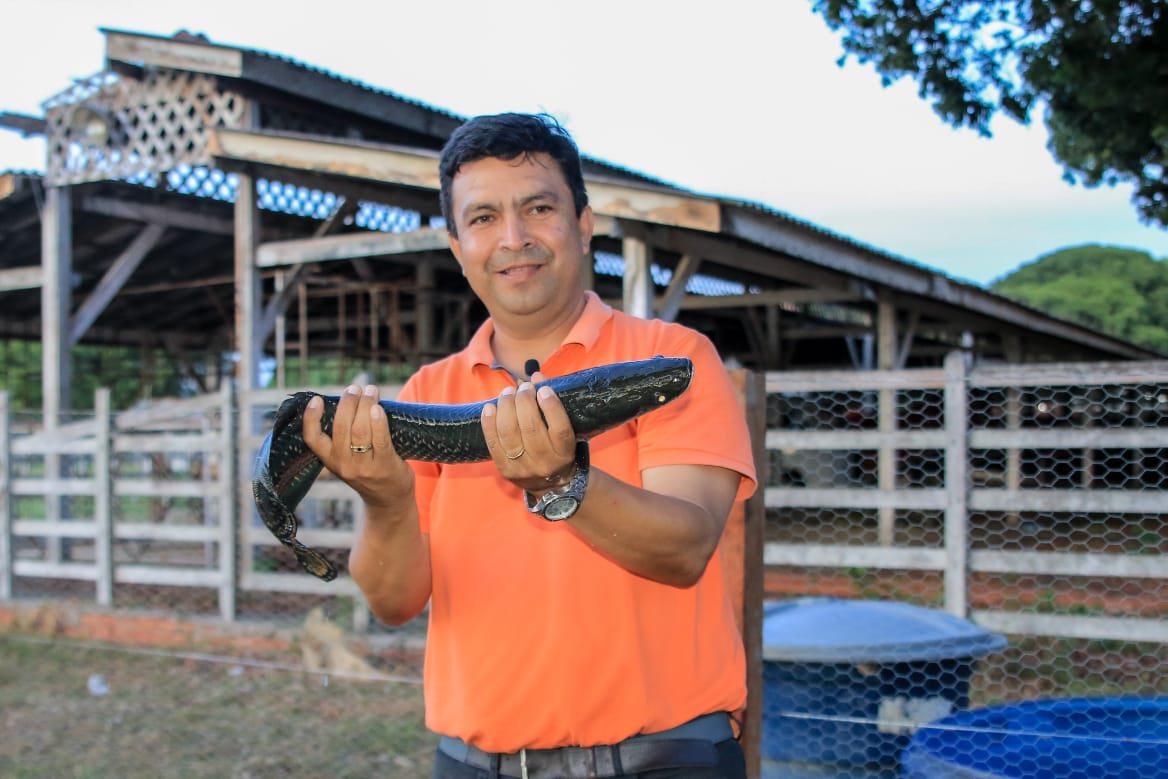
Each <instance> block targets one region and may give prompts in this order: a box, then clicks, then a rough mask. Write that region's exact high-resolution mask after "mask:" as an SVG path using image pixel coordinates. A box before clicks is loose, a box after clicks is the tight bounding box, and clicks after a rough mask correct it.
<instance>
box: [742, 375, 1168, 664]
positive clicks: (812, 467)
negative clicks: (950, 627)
mask: <svg viewBox="0 0 1168 779" xmlns="http://www.w3.org/2000/svg"><path fill="white" fill-rule="evenodd" d="M766 383H767V392H768V397H769V401H768V404H769V406H770V414H769V416H770V418H771V419H770V421H769V422H768V429H767V431H766V443H767V449H768V450H769V451H770V452H771V454H772V465H773V467H772V471H773V473H772V480H771V481H772V483H771V485H770V486H768V487H767V488H766V505H767V508H768V514H769V520H768V523H769V525H770V526H771V527H770V528H769V531H770V532H769V534H768V538H770V539H771V540H768V542H767V543H766V546H765V551H764V560H765V562H766V564H767V565H768V566H774V567H780V568H781V569H782V570H785V571H787V572H794V573H796V574H797V573H798V572H800V571H810V570H815V571H817V572H820V573H822V572H824V571H849V572H852V575H853V578H855V572H857V571H859V572H860V574H859V575H860V577H869V583H870V584H871V583H872V582H874V581H875V580H877V579H878V578H879V577H880V576H881V575H889V574H896V575H898V576H899V583H900V586H901V587H902V589H903V588H905V587H907V588H908V589H910V590H912V591H913V592H915V593H922V592H923V593H924V594H923V595H922V599H923V600H926V601H927V600H930V599H932V600H935V601H937V602H936V604H935V605H939V606H943V607H944V608H945V609H946V610H947V611H949V612H952V613H954V614H957V615H960V616H968V617H971V618H972V619H973V620H974V621H975V622H977V623H978V624H980V625H982V626H984V627H986V628H989V629H992V630H998V631H1002V632H1006V633H1013V634H1029V635H1046V636H1064V637H1074V638H1100V639H1121V640H1128V641H1152V642H1161V643H1168V620H1165V617H1166V616H1168V557H1165V555H1164V552H1165V551H1168V550H1166V548H1165V546H1166V541H1165V534H1164V529H1165V521H1164V520H1165V516H1166V515H1168V475H1166V474H1168V363H1163V362H1154V363H1124V364H1058V365H1025V366H991V367H982V368H976V369H973V370H968V371H967V370H966V367H965V364H964V361H963V360H962V358H961V356H960V355H951V356H950V357H949V359H947V360H946V361H945V367H944V369H933V370H901V371H870V372H854V371H848V372H822V371H816V372H799V373H794V372H791V373H774V374H768V375H767V382H766ZM841 539H842V540H841ZM929 577H932V578H933V579H935V580H936V582H937V585H936V586H934V587H932V588H931V590H930V589H929V588H928V587H925V588H923V589H922V587H921V586H920V584H921V580H923V579H928V578H929ZM796 586H798V585H796ZM990 591H993V592H994V593H996V595H995V596H994V597H989V596H988V595H987V594H986V593H989V592H990ZM1036 591H1039V592H1040V596H1038V597H1036V596H1035V594H1034V593H1035V592H1036ZM979 592H980V593H982V594H981V595H980V596H979ZM1125 594H1126V595H1125Z"/></svg>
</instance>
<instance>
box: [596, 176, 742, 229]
mask: <svg viewBox="0 0 1168 779" xmlns="http://www.w3.org/2000/svg"><path fill="white" fill-rule="evenodd" d="M587 186H588V203H589V205H591V206H592V210H593V211H595V212H596V213H598V214H604V215H605V216H615V217H619V218H622V219H632V220H636V221H638V222H652V223H654V224H661V225H672V226H674V227H686V228H689V229H691V230H701V231H703V232H708V233H717V232H718V231H719V230H720V229H721V227H722V211H721V207H720V206H719V205H718V202H717V201H716V200H713V199H711V198H702V197H695V196H690V195H682V194H678V193H675V192H661V191H654V190H650V189H640V188H636V187H631V186H628V185H627V184H616V183H613V182H607V181H598V180H596V179H594V178H588V179H587Z"/></svg>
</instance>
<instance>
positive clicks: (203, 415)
mask: <svg viewBox="0 0 1168 779" xmlns="http://www.w3.org/2000/svg"><path fill="white" fill-rule="evenodd" d="M766 385H767V393H768V417H769V420H770V421H768V426H767V429H766V430H765V432H762V431H756V434H759V435H765V437H766V439H765V440H766V447H767V450H768V452H769V454H770V456H771V461H772V462H771V466H772V467H771V472H772V478H771V481H770V483H769V484H768V485H767V486H766V487H765V503H766V506H767V510H768V517H769V518H768V540H767V542H766V545H765V548H764V559H765V562H766V564H767V566H769V570H770V571H772V572H774V571H781V572H786V574H787V575H788V576H789V577H792V578H793V579H794V580H795V581H796V582H797V583H796V584H795V585H791V586H793V587H794V588H795V589H794V590H793V591H792V590H791V586H788V587H787V591H786V592H785V593H781V594H795V593H796V592H799V591H800V588H803V587H805V589H806V591H807V592H812V591H815V589H816V584H815V581H816V580H817V577H818V579H822V578H823V577H828V576H835V577H836V580H837V581H842V579H841V578H840V577H843V579H847V580H849V581H850V582H851V583H852V585H853V586H855V587H858V588H859V591H860V594H861V595H871V594H872V593H873V592H875V593H876V594H877V595H879V594H882V593H883V594H887V593H889V592H891V593H893V595H895V593H896V592H898V591H899V592H904V591H909V590H911V591H912V592H913V593H914V597H917V596H918V595H919V600H922V601H925V602H928V603H935V605H938V606H942V607H943V608H945V609H946V610H948V611H950V612H952V613H955V614H958V615H962V616H968V617H971V618H972V619H973V620H974V621H976V622H977V623H979V624H981V625H983V626H985V627H987V628H989V629H993V630H999V631H1002V632H1007V633H1015V634H1032V635H1046V636H1066V637H1078V638H1116V639H1124V640H1130V641H1152V642H1161V643H1168V620H1165V616H1168V614H1166V613H1165V611H1166V610H1168V609H1166V606H1165V603H1166V602H1168V557H1165V555H1164V552H1166V551H1168V546H1166V543H1168V542H1165V540H1164V532H1163V531H1164V515H1165V511H1166V509H1168V503H1166V497H1168V476H1164V475H1163V474H1165V473H1168V363H1124V364H1073V365H1049V366H1042V365H1026V366H1000V367H984V368H977V369H974V370H968V371H967V370H966V368H965V365H964V362H963V361H962V359H961V357H960V356H951V357H950V358H949V359H948V360H947V361H946V363H945V367H944V368H943V369H923V370H902V371H870V372H854V371H847V372H842V371H841V372H823V371H816V372H798V373H796V372H784V373H773V374H768V375H767V377H766ZM324 391H335V389H333V390H328V389H326V390H324ZM285 395H286V393H285V392H284V391H281V390H265V391H261V392H257V393H252V394H251V395H250V396H249V397H247V398H244V399H241V400H240V402H237V399H236V398H234V397H233V396H232V394H231V391H230V389H229V388H228V389H225V390H224V391H223V392H222V393H220V394H217V395H211V396H204V397H200V398H195V399H192V400H183V401H177V400H176V401H166V402H162V403H156V404H152V405H151V406H150V407H148V408H143V409H140V410H139V409H132V410H129V411H124V412H118V413H110V411H109V401H108V395H107V394H106V393H98V395H97V398H96V409H97V410H96V412H95V413H94V414H93V416H92V417H91V418H89V419H86V420H84V421H80V422H72V423H68V424H62V425H59V426H57V427H56V428H55V429H44V428H43V427H41V426H39V425H29V424H14V421H13V419H12V415H11V414H10V412H9V409H8V406H7V400H6V398H5V397H3V396H0V455H2V456H3V467H2V468H0V598H2V599H11V598H14V597H20V595H21V592H22V586H24V588H25V589H28V587H29V586H30V585H34V584H36V583H37V582H42V583H43V582H61V581H67V582H76V583H83V584H84V585H85V586H91V587H92V590H91V597H92V598H94V600H95V601H96V602H98V603H100V604H106V605H108V604H120V603H121V602H122V600H123V597H122V592H123V590H125V589H126V588H128V587H131V586H137V587H139V588H141V587H146V588H149V587H157V588H163V589H162V590H161V591H160V592H158V593H155V595H154V596H155V597H157V598H158V604H167V605H168V606H173V602H174V601H175V598H174V597H172V596H171V595H170V594H168V593H170V592H173V590H170V589H167V588H190V589H195V590H200V591H203V592H205V593H207V594H208V595H209V599H210V600H212V601H213V603H214V607H213V608H214V610H216V611H217V612H218V613H219V614H220V615H221V616H222V617H223V618H224V619H229V620H230V619H234V618H236V616H237V614H238V611H239V603H240V600H241V599H243V598H251V599H252V600H256V599H262V597H264V596H265V595H269V594H279V593H286V594H291V595H297V596H309V597H325V598H329V597H337V596H341V597H345V598H352V599H353V601H354V603H355V604H356V605H359V604H360V602H361V601H360V593H359V591H358V590H357V588H356V587H355V586H354V585H353V583H352V581H351V580H349V579H348V578H347V577H344V576H342V577H341V578H339V579H338V580H337V581H334V582H331V583H326V582H321V581H319V580H317V579H315V578H313V577H311V576H308V575H306V574H304V573H303V572H301V571H299V570H298V569H297V568H296V567H295V566H294V565H293V564H290V561H291V556H290V555H287V554H285V551H286V550H283V549H282V548H281V547H280V546H279V545H278V544H277V543H276V542H275V541H274V539H273V538H272V536H271V534H270V533H269V532H268V530H267V529H266V528H265V527H263V525H262V524H261V523H260V522H259V521H258V518H257V517H256V515H255V511H254V504H253V502H252V497H251V489H250V473H251V466H252V457H253V452H254V451H255V450H256V448H258V445H259V443H260V441H261V440H262V437H263V435H264V434H265V432H266V430H267V427H268V420H267V419H266V417H265V415H266V414H269V413H270V412H271V411H272V410H274V408H275V407H276V406H277V405H278V404H279V403H280V401H281V400H283V398H284V397H285ZM241 409H242V413H240V410H241ZM359 510H360V509H359V503H358V502H356V501H353V500H352V493H351V492H350V491H349V490H348V489H347V488H346V487H345V486H344V485H343V484H341V483H339V482H337V481H336V480H331V479H322V480H321V481H320V482H318V484H317V485H316V486H315V487H314V488H313V491H312V493H311V495H310V498H309V499H308V500H306V501H305V503H304V506H303V508H302V511H301V512H300V513H301V517H302V529H301V533H300V539H301V540H302V541H303V542H304V543H306V544H308V545H310V546H313V547H316V548H320V549H324V550H327V551H328V552H329V553H330V554H332V555H334V558H335V559H337V560H338V561H339V562H343V561H344V552H345V550H347V549H348V547H349V546H350V544H351V541H352V537H353V532H354V527H355V525H356V523H357V522H359V521H360V517H359V515H358V514H359ZM805 574H806V576H805ZM886 576H891V577H893V579H892V581H893V582H894V585H895V586H893V585H887V581H886V579H884V578H882V577H886ZM800 577H802V578H800ZM857 582H858V584H857ZM846 583H847V582H845V584H846ZM877 585H878V586H877ZM880 587H885V589H883V590H881V589H880ZM888 587H892V589H888ZM896 587H899V588H901V589H900V590H897V589H896ZM1133 587H1134V588H1135V589H1137V590H1139V592H1136V593H1134V594H1133V593H1131V592H1130V590H1132V588H1133ZM86 592H87V591H85V590H83V591H82V592H81V596H82V597H84V596H85V595H86ZM991 592H992V593H996V595H993V597H991V596H990V595H986V594H985V593H991ZM1140 593H1142V596H1140ZM772 594H774V593H772ZM143 597H145V596H143ZM1140 597H1142V598H1143V600H1142V601H1140ZM207 600H208V598H205V599H204V602H206V601H207ZM135 602H137V601H135ZM353 619H354V623H355V626H356V627H358V628H364V627H367V626H368V615H367V611H366V610H365V609H364V608H354V609H353Z"/></svg>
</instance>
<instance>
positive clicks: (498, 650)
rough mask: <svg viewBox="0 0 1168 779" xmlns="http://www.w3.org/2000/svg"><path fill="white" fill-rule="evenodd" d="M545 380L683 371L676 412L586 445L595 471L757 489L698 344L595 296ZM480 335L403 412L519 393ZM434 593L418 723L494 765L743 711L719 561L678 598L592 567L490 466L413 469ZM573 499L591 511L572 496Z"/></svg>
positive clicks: (720, 387)
mask: <svg viewBox="0 0 1168 779" xmlns="http://www.w3.org/2000/svg"><path fill="white" fill-rule="evenodd" d="M588 294H589V299H588V303H587V306H586V307H585V310H584V313H583V315H582V316H581V318H580V319H579V321H577V323H576V325H575V326H574V327H573V328H572V331H571V333H570V334H569V335H568V337H567V339H565V341H564V343H563V344H562V345H561V346H560V348H559V349H557V350H556V351H555V353H554V354H552V355H551V357H550V358H549V359H548V360H547V362H546V363H545V364H544V365H543V366H542V370H543V372H544V373H545V374H546V375H547V376H549V377H552V376H560V375H564V374H567V373H572V372H575V371H578V370H583V369H584V368H589V367H594V366H597V365H604V364H609V363H614V362H624V361H628V360H637V359H645V358H649V357H653V356H656V355H664V356H675V357H689V358H690V359H691V360H693V363H694V377H693V382H692V384H691V385H690V388H689V389H688V390H687V391H686V392H685V393H683V394H682V396H681V397H680V398H678V399H677V400H675V401H674V402H672V403H670V404H668V405H666V406H664V407H662V408H660V409H657V410H654V411H652V412H650V413H649V414H646V415H644V416H642V417H640V418H638V419H636V420H634V421H632V422H629V423H627V424H625V425H623V426H621V427H618V428H616V429H613V430H610V431H607V432H605V433H603V434H601V435H599V436H597V437H596V438H594V439H592V441H591V450H590V457H591V463H592V467H593V468H595V469H600V470H603V471H605V472H606V473H608V474H610V475H612V476H615V477H617V478H619V479H622V480H624V481H626V482H628V483H631V484H634V485H637V486H640V485H641V472H642V471H643V470H644V469H646V468H652V467H655V466H661V465H676V464H700V465H717V466H721V467H723V468H728V469H730V470H733V471H736V472H738V473H740V474H742V480H741V484H740V486H739V491H738V498H739V499H744V498H746V497H748V496H749V495H750V494H751V493H752V492H753V491H754V488H755V476H754V463H753V459H752V456H751V447H750V440H749V433H748V431H747V428H746V425H745V421H744V417H743V414H742V411H741V409H740V408H739V406H738V403H737V402H736V400H735V395H734V391H733V388H732V386H731V384H730V381H729V378H728V376H727V374H726V371H725V369H724V367H723V365H722V362H721V360H720V359H719V357H718V354H717V352H716V350H715V349H714V346H713V344H712V343H710V341H709V339H707V338H706V337H705V336H703V335H702V334H700V333H697V332H695V331H693V330H690V329H688V328H685V327H683V326H680V325H677V324H669V323H665V322H661V321H659V320H641V319H637V318H634V317H631V316H626V315H625V314H623V313H621V312H617V311H614V310H613V309H612V308H611V307H609V306H608V305H606V304H604V303H603V302H602V301H601V300H600V299H599V298H598V297H597V296H596V295H595V294H593V293H591V292H590V293H588ZM492 330H493V327H492V324H491V322H490V321H489V320H488V321H487V322H486V323H484V325H483V326H482V327H481V328H480V329H479V330H478V332H477V333H476V334H475V336H474V337H473V338H472V339H471V341H470V343H469V344H468V345H467V348H466V349H464V350H463V351H461V352H459V353H457V354H454V355H451V356H450V357H447V358H445V359H443V360H441V361H439V362H436V363H433V364H430V365H427V366H425V367H423V368H422V369H421V370H420V371H418V373H417V374H415V375H414V376H413V377H412V378H411V379H410V380H409V381H408V382H407V383H406V385H405V387H403V389H402V392H401V394H400V395H399V399H401V400H404V401H409V402H426V403H472V402H477V401H481V400H484V399H487V398H492V397H496V396H498V394H499V392H500V391H501V390H502V389H503V388H504V387H506V386H508V385H512V386H513V385H514V383H515V380H514V379H513V378H512V377H511V376H510V374H509V373H508V372H507V371H506V370H504V369H503V368H501V367H492V364H493V362H494V358H493V355H492V353H491V348H490V337H491V333H492ZM411 465H412V466H413V467H414V470H415V471H416V472H417V498H418V507H419V510H420V513H421V527H422V531H423V532H425V533H428V534H429V536H430V558H431V567H432V574H433V592H432V596H431V600H430V620H429V635H428V638H427V642H426V665H425V697H426V724H427V726H428V727H429V728H430V729H431V730H433V731H435V732H437V733H441V734H444V735H449V736H456V737H458V738H462V739H463V740H465V741H467V742H469V743H472V744H474V745H476V746H478V747H480V748H482V749H485V750H488V751H492V752H515V751H518V750H519V749H521V748H523V747H527V748H549V747H559V746H569V745H579V746H593V745H597V744H611V743H615V742H618V741H621V740H623V739H625V738H628V737H629V736H632V735H635V734H637V733H651V732H656V731H660V730H666V729H668V728H671V727H674V726H676V725H679V724H681V723H683V722H686V721H688V720H690V719H692V718H694V717H696V716H699V715H702V714H707V713H710V712H714V711H735V710H738V709H741V708H742V707H743V706H744V705H745V701H746V672H745V658H744V653H743V647H742V642H741V638H740V636H739V633H738V629H737V627H736V625H735V621H734V614H733V610H732V607H731V604H730V599H729V597H728V594H727V592H726V589H725V586H724V583H723V574H722V562H721V559H720V555H719V554H715V555H714V556H713V557H712V559H711V560H710V564H709V566H707V568H706V572H705V574H704V575H703V576H702V578H701V580H700V581H699V582H698V583H697V584H696V585H694V586H693V587H688V588H685V589H679V588H676V587H670V586H668V585H664V584H658V583H656V582H653V581H650V580H648V579H645V578H642V577H639V576H636V575H634V574H631V573H629V572H628V571H626V570H624V569H623V568H621V567H620V566H618V565H616V564H615V563H613V562H611V561H610V560H608V559H606V558H604V557H602V556H601V555H599V554H597V553H596V552H595V551H594V550H593V549H592V548H591V547H590V546H589V545H588V544H587V543H586V542H585V541H584V540H583V539H582V538H581V537H580V536H579V535H578V534H577V533H576V532H575V531H574V530H573V529H572V527H571V526H570V524H569V523H566V522H558V523H553V522H547V521H545V520H544V519H542V518H540V517H538V516H536V515H534V514H530V513H529V512H528V511H527V510H526V508H525V507H524V503H523V495H522V491H521V490H520V489H519V488H518V487H516V486H514V485H513V484H511V483H510V482H508V481H506V480H504V479H503V478H502V477H501V476H500V475H499V472H498V470H496V468H495V466H494V464H493V463H491V462H485V463H470V464H462V465H438V464H435V463H419V462H414V463H411ZM585 501H587V495H585Z"/></svg>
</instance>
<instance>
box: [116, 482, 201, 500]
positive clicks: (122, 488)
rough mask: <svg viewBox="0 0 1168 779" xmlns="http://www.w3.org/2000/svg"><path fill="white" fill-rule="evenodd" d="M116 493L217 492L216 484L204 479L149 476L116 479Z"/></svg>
mask: <svg viewBox="0 0 1168 779" xmlns="http://www.w3.org/2000/svg"><path fill="white" fill-rule="evenodd" d="M114 494H115V495H117V496H118V497H123V496H127V495H135V496H141V497H151V498H213V497H215V495H216V492H215V485H214V484H210V483H207V482H203V481H194V480H192V481H160V480H159V479H157V478H149V477H147V478H142V479H126V478H119V479H117V480H115V481H114Z"/></svg>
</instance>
